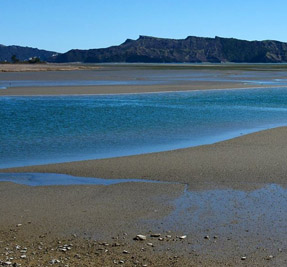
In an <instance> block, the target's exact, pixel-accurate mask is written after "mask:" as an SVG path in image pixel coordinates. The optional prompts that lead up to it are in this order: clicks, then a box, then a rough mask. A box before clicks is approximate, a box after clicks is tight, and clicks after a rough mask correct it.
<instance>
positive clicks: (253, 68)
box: [0, 64, 287, 96]
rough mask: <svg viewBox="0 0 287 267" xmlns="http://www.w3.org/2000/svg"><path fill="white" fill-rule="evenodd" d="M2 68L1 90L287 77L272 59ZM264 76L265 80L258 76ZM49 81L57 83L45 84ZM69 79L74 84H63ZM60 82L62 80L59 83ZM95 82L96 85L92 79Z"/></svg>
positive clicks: (104, 89) (256, 83)
mask: <svg viewBox="0 0 287 267" xmlns="http://www.w3.org/2000/svg"><path fill="white" fill-rule="evenodd" d="M13 68H14V69H13ZM1 69H2V72H1V71H0V86H1V82H2V83H3V82H4V83H5V82H7V83H8V87H7V89H1V90H0V96H9V95H19V96H21V95H22V96H25V95H89V94H121V93H146V92H165V91H186V90H203V89H228V88H231V89H232V88H253V87H266V86H280V84H281V83H280V82H279V81H280V80H282V81H285V80H286V77H287V67H286V65H272V64H270V65H268V64H266V65H248V64H247V65H237V64H230V65H229V64H227V65H224V64H223V65H201V64H198V65H196V64H194V65H192V64H191V65H188V64H187V65H184V64H183V65H175V64H165V65H156V64H138V65H137V64H135V65H134V64H119V65H117V64H102V65H96V64H90V65H89V64H70V65H69V64H44V65H33V66H30V65H13V64H7V65H0V70H1ZM48 70H49V71H48ZM261 80H262V81H263V83H261V82H260V81H261ZM15 81H18V82H19V81H20V82H21V81H24V82H29V81H38V82H41V81H43V85H37V86H25V85H23V86H21V87H19V86H17V83H16V84H15V85H13V82H15ZM73 81H78V83H79V81H80V82H82V84H80V85H79V84H77V83H76V84H74V85H73ZM264 81H273V83H272V84H271V85H270V84H268V83H267V84H265V83H264ZM9 82H11V84H12V85H11V86H9ZM47 82H50V83H55V84H54V86H45V83H47ZM67 82H68V83H71V85H69V86H65V83H67ZM57 83H62V84H63V85H62V86H58V85H57ZM91 83H92V85H89V84H91ZM93 83H95V85H93ZM97 83H99V85H97ZM105 83H106V85H105Z"/></svg>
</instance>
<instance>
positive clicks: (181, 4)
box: [0, 0, 287, 52]
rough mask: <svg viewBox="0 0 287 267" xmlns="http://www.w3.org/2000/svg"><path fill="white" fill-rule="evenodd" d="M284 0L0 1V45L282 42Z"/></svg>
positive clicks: (62, 48)
mask: <svg viewBox="0 0 287 267" xmlns="http://www.w3.org/2000/svg"><path fill="white" fill-rule="evenodd" d="M286 11H287V1H286V0H272V1H270V0H268V1H267V0H189V1H188V0H0V37H1V38H0V44H3V45H21V46H30V47H37V48H41V49H46V50H51V51H56V52H66V51H68V50H70V49H75V48H77V49H90V48H103V47H108V46H112V45H119V44H121V43H123V42H124V41H125V40H126V39H128V38H129V39H137V38H138V36H139V35H148V36H155V37H162V38H174V39H183V38H186V37H187V36H191V35H193V36H201V37H215V36H220V37H233V38H238V39H245V40H267V39H272V40H278V41H283V42H287V30H286V22H287V15H286Z"/></svg>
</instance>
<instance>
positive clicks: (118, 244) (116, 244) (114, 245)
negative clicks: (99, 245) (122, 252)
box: [113, 242, 121, 247]
mask: <svg viewBox="0 0 287 267" xmlns="http://www.w3.org/2000/svg"><path fill="white" fill-rule="evenodd" d="M120 245H121V244H120V243H117V242H116V243H114V244H113V247H119V246H120Z"/></svg>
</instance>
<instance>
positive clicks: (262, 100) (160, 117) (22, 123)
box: [0, 88, 287, 168]
mask: <svg viewBox="0 0 287 267" xmlns="http://www.w3.org/2000/svg"><path fill="white" fill-rule="evenodd" d="M0 118H1V127H0V168H5V167H13V166H25V165H35V164H46V163H55V162H65V161H76V160H86V159H96V158H106V157H114V156H123V155H133V154H141V153H148V152H156V151H165V150H170V149H176V148H184V147H189V146H195V145H202V144H210V143H214V142H217V141H221V140H225V139H229V138H233V137H236V136H239V135H241V134H246V133H251V132H254V131H259V130H263V129H268V128H271V127H277V126H283V125H287V89H286V88H273V89H272V88H268V89H244V90H209V91H193V92H176V93H153V94H134V95H102V96H45V97H40V96H39V97H10V96H7V97H6V96H5V97H1V98H0Z"/></svg>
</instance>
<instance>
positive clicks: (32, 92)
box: [0, 82, 266, 96]
mask: <svg viewBox="0 0 287 267" xmlns="http://www.w3.org/2000/svg"><path fill="white" fill-rule="evenodd" d="M260 87H264V86H260ZM265 87H266V86H265ZM238 88H258V85H252V84H243V83H221V82H194V83H190V84H180V85H170V84H169V85H156V86H155V85H142V86H141V85H124V86H120V85H117V86H108V85H105V86H53V87H49V86H42V87H36V86H35V87H13V88H9V89H5V90H0V96H54V95H55V96H56V95H103V94H107V95H108V94H137V93H157V92H178V91H194V90H207V89H214V90H216V89H218V90H220V89H221V90H222V89H238Z"/></svg>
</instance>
